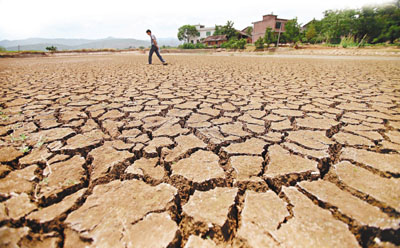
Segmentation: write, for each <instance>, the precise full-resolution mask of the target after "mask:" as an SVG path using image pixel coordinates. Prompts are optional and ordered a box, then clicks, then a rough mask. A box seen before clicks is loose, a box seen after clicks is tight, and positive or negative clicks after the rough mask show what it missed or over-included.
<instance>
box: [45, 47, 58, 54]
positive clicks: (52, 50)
mask: <svg viewBox="0 0 400 248" xmlns="http://www.w3.org/2000/svg"><path fill="white" fill-rule="evenodd" d="M46 50H47V51H50V52H52V53H54V52H56V51H57V47H55V46H48V47H46Z"/></svg>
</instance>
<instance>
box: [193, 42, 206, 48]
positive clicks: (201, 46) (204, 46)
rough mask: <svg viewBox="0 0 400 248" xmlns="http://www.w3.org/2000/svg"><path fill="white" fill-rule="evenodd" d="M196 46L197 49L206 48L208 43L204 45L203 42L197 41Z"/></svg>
mask: <svg viewBox="0 0 400 248" xmlns="http://www.w3.org/2000/svg"><path fill="white" fill-rule="evenodd" d="M194 47H195V48H196V49H204V48H206V45H204V44H203V43H200V42H197V43H196V45H194Z"/></svg>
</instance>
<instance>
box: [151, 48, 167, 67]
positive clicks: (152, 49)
mask: <svg viewBox="0 0 400 248" xmlns="http://www.w3.org/2000/svg"><path fill="white" fill-rule="evenodd" d="M154 52H156V54H157V57H158V58H159V59H160V60H161V62H163V63H165V60H164V59H163V58H162V57H161V55H160V52H159V51H158V48H157V47H156V46H154V45H152V46H151V48H150V52H149V64H151V62H152V57H153V53H154Z"/></svg>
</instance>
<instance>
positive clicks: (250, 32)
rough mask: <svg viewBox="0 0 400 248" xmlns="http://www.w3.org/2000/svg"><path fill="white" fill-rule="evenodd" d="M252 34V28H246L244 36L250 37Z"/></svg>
mask: <svg viewBox="0 0 400 248" xmlns="http://www.w3.org/2000/svg"><path fill="white" fill-rule="evenodd" d="M252 33H253V27H252V26H248V27H247V30H246V34H247V35H248V36H250V37H251V35H252Z"/></svg>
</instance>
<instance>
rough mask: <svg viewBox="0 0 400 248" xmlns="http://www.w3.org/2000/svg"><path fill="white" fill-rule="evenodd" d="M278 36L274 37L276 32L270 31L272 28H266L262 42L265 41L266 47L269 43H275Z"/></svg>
mask: <svg viewBox="0 0 400 248" xmlns="http://www.w3.org/2000/svg"><path fill="white" fill-rule="evenodd" d="M277 39H278V37H276V34H275V33H274V32H273V31H272V28H269V27H268V28H267V29H266V30H265V35H264V43H267V47H269V45H270V44H271V43H275V42H276V41H277Z"/></svg>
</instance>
